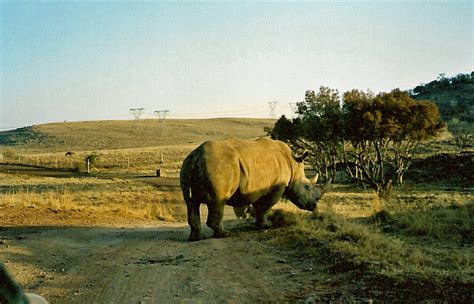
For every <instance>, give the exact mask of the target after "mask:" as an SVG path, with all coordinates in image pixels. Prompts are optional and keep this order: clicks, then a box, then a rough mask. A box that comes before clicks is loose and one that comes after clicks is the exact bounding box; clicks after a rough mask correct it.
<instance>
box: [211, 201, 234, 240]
mask: <svg viewBox="0 0 474 304" xmlns="http://www.w3.org/2000/svg"><path fill="white" fill-rule="evenodd" d="M224 207H225V202H217V203H209V204H208V205H207V208H208V211H209V214H208V215H207V222H206V224H207V226H209V227H210V228H211V229H212V230H214V235H213V236H212V237H213V238H224V237H228V236H229V235H230V233H229V231H227V230H225V229H224V225H222V219H223V218H224Z"/></svg>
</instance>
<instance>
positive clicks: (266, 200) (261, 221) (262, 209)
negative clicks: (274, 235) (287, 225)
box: [253, 187, 285, 228]
mask: <svg viewBox="0 0 474 304" xmlns="http://www.w3.org/2000/svg"><path fill="white" fill-rule="evenodd" d="M284 191H285V188H284V187H277V188H275V189H273V191H272V192H271V193H269V194H267V195H265V196H262V197H261V198H259V199H258V200H257V201H256V202H255V203H254V204H253V207H254V209H255V218H256V220H257V221H256V223H255V224H256V226H257V228H269V227H271V226H272V224H271V223H270V222H269V221H268V220H267V217H266V213H267V211H268V210H270V209H271V208H272V207H273V206H274V205H275V204H276V203H278V201H279V200H280V198H281V196H282V195H283V192H284Z"/></svg>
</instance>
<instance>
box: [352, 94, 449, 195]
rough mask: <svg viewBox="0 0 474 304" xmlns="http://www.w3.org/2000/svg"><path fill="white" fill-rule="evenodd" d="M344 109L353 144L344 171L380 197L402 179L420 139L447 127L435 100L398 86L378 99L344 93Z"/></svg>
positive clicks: (380, 95) (376, 97) (369, 95)
mask: <svg viewBox="0 0 474 304" xmlns="http://www.w3.org/2000/svg"><path fill="white" fill-rule="evenodd" d="M344 113H345V117H346V120H345V123H346V128H345V129H346V134H345V139H346V140H347V141H348V142H350V148H349V149H348V150H345V151H344V154H343V159H344V163H346V164H350V165H351V166H348V167H347V169H346V171H347V172H348V173H349V174H350V175H351V177H353V178H355V179H358V180H361V181H363V182H365V183H367V184H369V185H370V186H371V187H372V188H373V189H375V190H376V191H377V193H378V194H379V196H381V197H386V196H387V195H388V194H389V193H390V191H391V188H392V184H393V183H394V182H395V183H396V184H401V183H402V182H403V175H404V174H405V172H406V171H407V170H408V168H409V167H410V165H411V162H412V159H413V156H414V153H415V151H416V148H417V147H418V145H419V144H420V142H421V141H422V140H423V139H427V138H430V137H432V136H435V135H436V134H438V132H439V131H440V130H441V129H442V128H443V127H444V124H443V123H441V122H440V118H439V116H440V115H439V112H438V109H437V107H436V105H435V104H433V103H432V102H429V101H418V102H417V101H415V100H414V99H412V98H411V97H410V96H409V95H408V94H407V93H406V92H402V91H400V90H399V89H395V90H393V91H392V92H390V93H380V94H379V95H377V96H375V97H373V96H372V95H371V94H370V93H369V94H367V93H364V92H360V91H356V90H353V91H350V92H346V93H345V94H344ZM354 170H355V172H354Z"/></svg>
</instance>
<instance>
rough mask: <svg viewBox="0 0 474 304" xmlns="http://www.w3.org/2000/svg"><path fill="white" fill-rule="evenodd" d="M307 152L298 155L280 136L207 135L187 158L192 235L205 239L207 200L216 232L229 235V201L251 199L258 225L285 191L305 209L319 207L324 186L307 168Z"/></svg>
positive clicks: (184, 172) (184, 173) (184, 180)
mask: <svg viewBox="0 0 474 304" xmlns="http://www.w3.org/2000/svg"><path fill="white" fill-rule="evenodd" d="M307 154H308V153H305V154H303V155H302V156H301V157H294V156H293V154H292V152H291V149H290V148H289V147H288V145H286V144H285V143H283V142H281V141H276V140H271V139H267V138H262V139H258V140H255V141H242V140H233V139H230V140H224V141H207V142H205V143H203V144H202V145H200V146H199V147H198V148H196V149H195V150H193V151H192V152H191V153H190V154H189V155H188V156H187V157H186V158H185V160H184V161H183V165H182V167H181V171H180V182H181V189H182V191H183V197H184V200H185V202H186V205H187V211H188V223H189V225H190V227H191V234H190V236H189V240H190V241H197V240H200V239H202V236H201V219H200V214H199V206H200V204H207V207H208V210H209V214H208V218H207V225H208V226H209V227H210V228H212V229H213V230H214V235H213V237H216V238H219V237H226V236H228V235H229V232H227V231H226V230H225V229H224V227H223V225H222V218H223V215H224V206H225V205H230V206H233V207H244V206H249V205H252V206H253V208H254V210H255V217H256V224H257V226H263V225H265V223H266V219H265V213H266V212H267V211H268V210H269V209H270V208H271V207H272V206H273V205H275V204H276V203H277V202H278V201H279V200H280V198H281V197H282V196H285V197H287V198H288V199H289V200H290V201H291V202H292V203H294V204H295V205H296V206H298V207H299V208H300V209H304V210H310V211H312V210H314V209H315V208H316V202H317V201H318V200H319V199H320V198H321V197H322V196H323V194H324V192H325V188H324V187H323V188H321V187H317V186H315V185H314V184H313V183H312V182H311V181H310V180H308V179H307V178H306V176H305V174H304V165H303V160H304V158H305V157H306V156H307Z"/></svg>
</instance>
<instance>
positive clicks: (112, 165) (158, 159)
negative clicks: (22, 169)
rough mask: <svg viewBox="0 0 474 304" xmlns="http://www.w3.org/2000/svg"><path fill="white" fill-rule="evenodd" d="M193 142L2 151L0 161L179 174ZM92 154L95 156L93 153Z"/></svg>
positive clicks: (128, 171)
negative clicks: (72, 149) (187, 143)
mask: <svg viewBox="0 0 474 304" xmlns="http://www.w3.org/2000/svg"><path fill="white" fill-rule="evenodd" d="M192 149H193V147H192V146H176V147H164V148H163V147H160V148H147V149H127V150H102V151H98V152H93V151H79V152H57V153H11V152H10V153H8V154H6V155H5V154H0V162H2V163H8V164H21V165H31V166H38V167H44V168H51V169H66V170H77V171H80V172H94V173H136V174H147V175H149V174H156V170H157V169H160V173H161V175H162V176H178V175H179V169H180V167H181V164H182V161H183V159H184V158H185V157H186V155H187V154H188V153H189V152H190V151H191V150H192ZM92 156H93V157H92Z"/></svg>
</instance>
